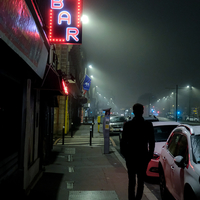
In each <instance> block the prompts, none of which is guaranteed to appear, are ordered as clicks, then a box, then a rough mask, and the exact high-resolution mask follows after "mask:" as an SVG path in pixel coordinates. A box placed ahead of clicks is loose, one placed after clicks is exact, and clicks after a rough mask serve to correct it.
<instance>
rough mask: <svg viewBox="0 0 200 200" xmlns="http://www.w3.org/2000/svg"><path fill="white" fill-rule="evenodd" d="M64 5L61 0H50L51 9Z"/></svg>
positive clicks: (60, 7)
mask: <svg viewBox="0 0 200 200" xmlns="http://www.w3.org/2000/svg"><path fill="white" fill-rule="evenodd" d="M63 7H64V3H63V0H51V8H52V9H62V8H63Z"/></svg>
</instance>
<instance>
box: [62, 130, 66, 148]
mask: <svg viewBox="0 0 200 200" xmlns="http://www.w3.org/2000/svg"><path fill="white" fill-rule="evenodd" d="M64 143H65V126H63V132H62V145H64Z"/></svg>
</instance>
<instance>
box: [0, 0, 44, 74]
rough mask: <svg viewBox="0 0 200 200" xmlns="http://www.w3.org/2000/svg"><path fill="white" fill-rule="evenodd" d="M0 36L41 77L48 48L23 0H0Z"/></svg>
mask: <svg viewBox="0 0 200 200" xmlns="http://www.w3.org/2000/svg"><path fill="white" fill-rule="evenodd" d="M0 37H1V39H2V40H4V42H6V43H7V44H8V45H9V46H10V48H12V49H13V50H14V51H15V52H16V53H17V54H18V55H19V56H20V57H21V58H22V59H23V60H24V61H25V62H26V63H27V64H28V65H29V66H30V67H31V68H32V69H33V70H34V71H35V73H36V74H38V76H40V77H41V78H43V75H44V72H45V68H46V62H47V57H48V50H47V49H46V47H45V45H44V41H43V39H42V37H41V36H40V33H39V30H38V27H37V25H36V23H35V20H34V18H33V16H32V14H31V12H30V10H29V8H28V6H27V4H26V2H25V0H17V1H16V0H0ZM11 59H12V58H11Z"/></svg>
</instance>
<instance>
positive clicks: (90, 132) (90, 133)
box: [90, 126, 92, 146]
mask: <svg viewBox="0 0 200 200" xmlns="http://www.w3.org/2000/svg"><path fill="white" fill-rule="evenodd" d="M90 146H92V126H90Z"/></svg>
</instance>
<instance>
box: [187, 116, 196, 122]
mask: <svg viewBox="0 0 200 200" xmlns="http://www.w3.org/2000/svg"><path fill="white" fill-rule="evenodd" d="M186 121H191V122H199V118H197V117H187V118H186Z"/></svg>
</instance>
